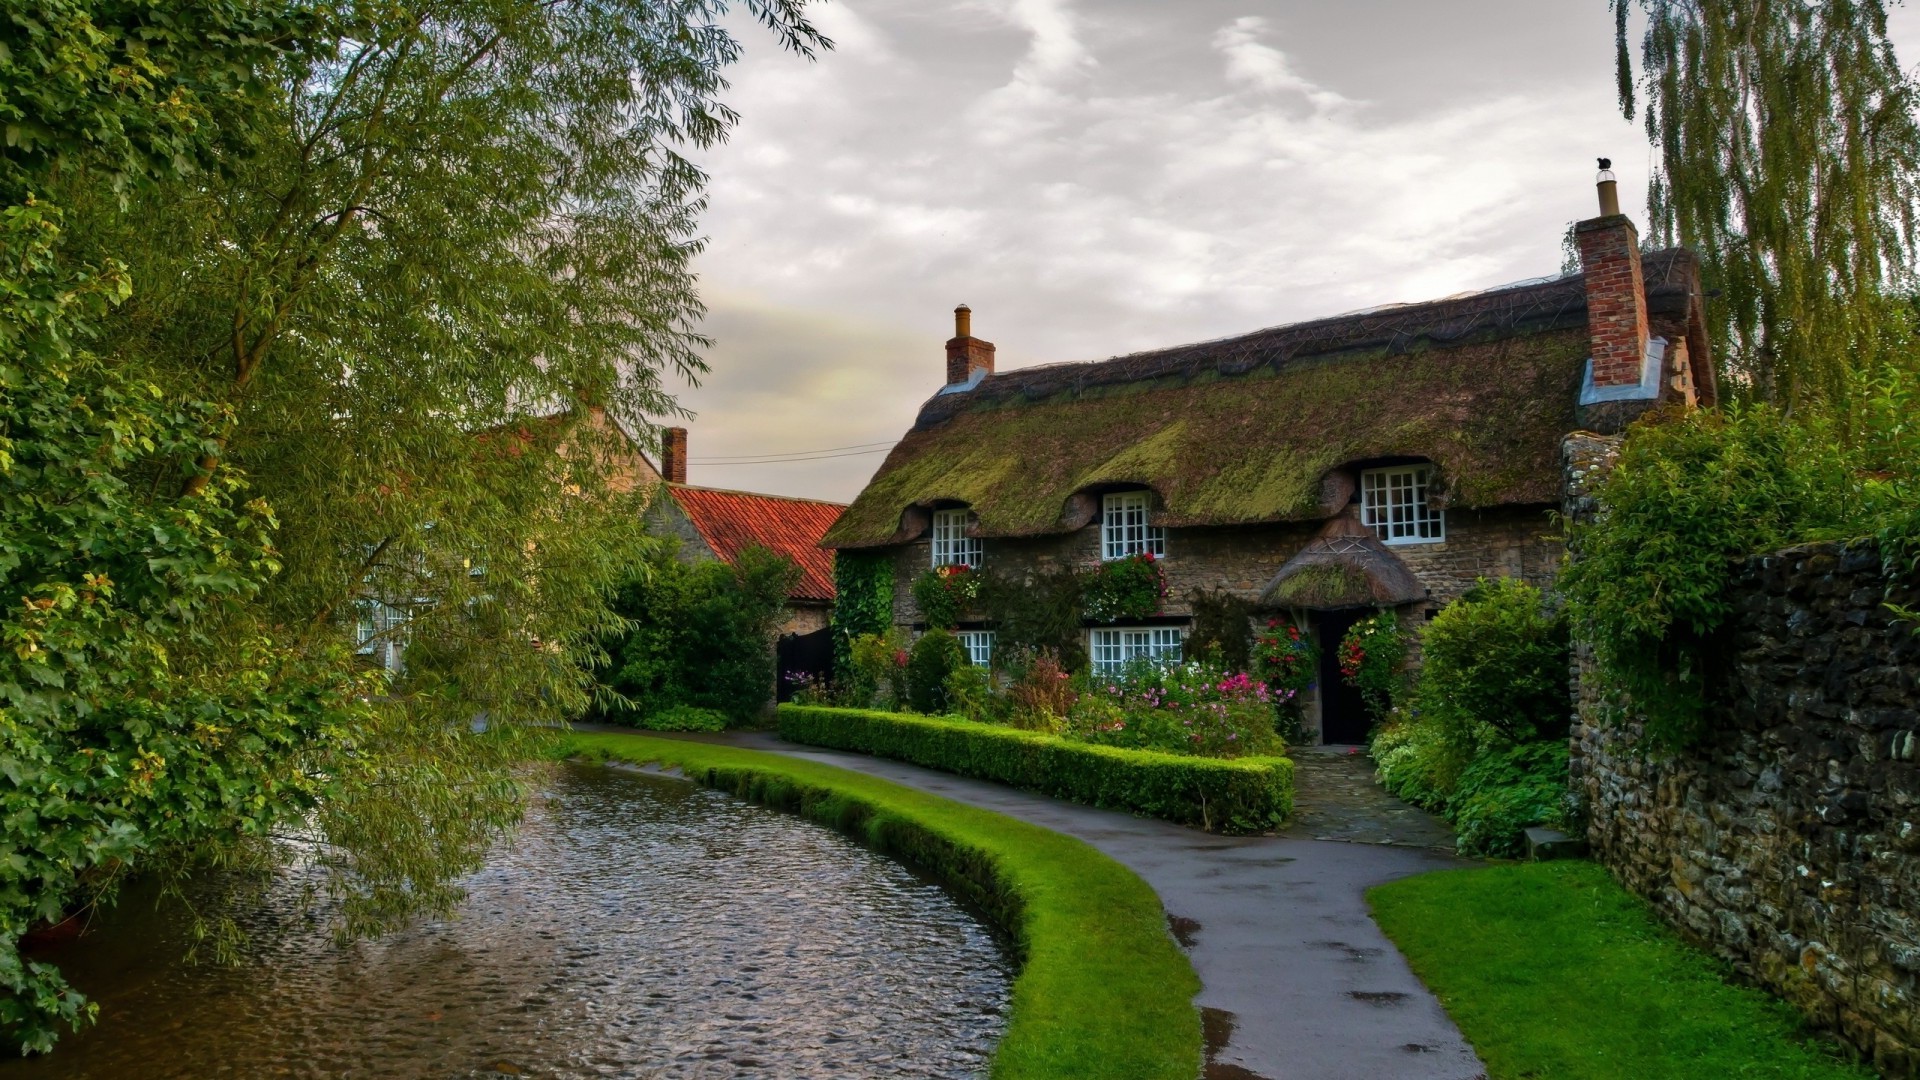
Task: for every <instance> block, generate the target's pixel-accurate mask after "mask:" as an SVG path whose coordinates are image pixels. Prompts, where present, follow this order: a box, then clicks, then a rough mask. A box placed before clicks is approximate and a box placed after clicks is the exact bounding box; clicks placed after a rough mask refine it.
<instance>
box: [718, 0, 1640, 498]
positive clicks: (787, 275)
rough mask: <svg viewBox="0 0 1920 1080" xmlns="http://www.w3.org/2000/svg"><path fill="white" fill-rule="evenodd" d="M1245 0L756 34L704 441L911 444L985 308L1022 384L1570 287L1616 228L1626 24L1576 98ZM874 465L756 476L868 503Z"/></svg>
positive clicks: (902, 16)
mask: <svg viewBox="0 0 1920 1080" xmlns="http://www.w3.org/2000/svg"><path fill="white" fill-rule="evenodd" d="M1225 2H1226V0H1217V2H1216V0H1190V3H1191V4H1192V7H1191V9H1190V7H1189V3H1183V4H1182V5H1179V6H1177V9H1176V7H1175V6H1171V5H1162V4H1159V3H1157V2H1156V3H1143V4H1140V5H1138V6H1136V7H1133V8H1132V9H1128V7H1127V5H1126V4H1125V3H1121V2H1119V0H1114V2H1108V0H1103V3H1102V4H1100V5H1097V6H1095V5H1088V6H1087V7H1086V8H1085V9H1084V10H1078V9H1075V8H1073V7H1070V6H1069V5H1068V4H1066V3H1064V2H1062V0H971V2H970V3H968V4H967V5H965V6H958V5H955V6H949V5H941V4H934V3H930V2H928V0H849V2H847V3H835V4H833V5H830V6H828V7H825V8H822V9H821V13H822V17H823V18H824V17H825V15H826V13H827V12H835V13H836V14H835V16H834V18H835V19H836V20H838V21H837V22H835V23H833V24H832V25H831V28H830V30H829V32H830V33H833V34H834V35H835V36H836V37H838V38H839V39H840V40H841V41H842V43H843V46H842V49H841V51H839V52H835V53H831V54H827V55H826V56H824V57H823V58H822V59H821V61H820V62H819V63H817V64H812V65H808V64H804V63H802V62H800V61H798V60H796V59H794V58H792V57H789V56H784V55H780V54H778V53H777V52H775V51H774V50H772V49H770V48H766V47H765V44H766V43H765V42H763V41H758V40H756V39H755V38H754V37H753V36H752V33H751V32H750V31H747V30H744V29H743V31H742V34H743V37H745V38H746V39H747V45H748V56H749V60H748V61H747V62H746V63H745V64H744V65H743V66H742V67H741V68H740V69H739V70H738V71H737V72H736V75H735V91H734V92H733V93H732V94H731V95H730V98H729V100H730V101H731V103H732V104H734V105H735V106H736V107H738V108H740V109H741V111H742V112H743V113H744V114H745V116H746V117H747V120H746V123H745V125H744V126H743V127H742V129H741V130H740V131H739V132H738V133H737V134H736V136H735V138H734V140H733V141H732V142H731V143H730V144H729V145H728V146H726V147H725V148H723V149H721V150H720V151H718V152H716V153H714V154H713V155H711V156H710V158H709V161H708V165H709V166H710V168H711V169H712V171H713V175H714V184H713V188H712V211H711V213H710V214H709V216H708V219H707V223H706V224H707V228H708V229H709V231H710V234H711V237H712V243H711V244H710V246H709V249H708V251H707V253H706V254H705V255H703V256H702V258H701V261H700V270H701V273H702V277H703V282H704V283H705V287H706V289H707V292H708V299H709V302H710V304H711V306H712V309H713V311H714V318H713V319H712V320H711V321H710V323H709V325H708V327H707V329H708V332H709V333H711V334H712V335H713V336H714V337H715V338H716V339H717V340H718V342H719V345H718V348H717V349H716V351H715V352H714V354H713V356H712V362H713V366H714V375H713V377H712V379H711V381H710V383H709V385H708V386H707V387H703V388H702V389H700V390H698V391H695V392H693V393H691V394H690V395H688V402H689V404H691V405H693V406H694V407H695V408H697V409H699V410H700V411H701V418H700V420H699V422H698V424H697V425H696V426H695V432H696V437H697V438H698V439H699V440H701V441H703V442H705V443H709V444H718V445H721V446H726V447H729V448H731V449H735V450H738V451H740V452H744V453H751V452H754V451H756V450H760V449H767V450H787V449H807V448H810V447H815V446H834V445H841V444H844V443H851V442H860V441H865V440H868V439H874V438H886V437H891V436H895V435H898V434H899V433H900V432H901V431H903V430H904V429H905V427H906V425H907V424H908V423H909V422H910V421H911V417H912V414H913V411H914V409H915V408H916V407H917V406H918V405H919V403H920V402H921V401H922V400H923V399H924V398H925V397H926V396H927V395H929V394H930V393H932V391H933V390H934V389H936V388H937V386H938V383H939V380H940V378H941V373H942V370H943V353H942V350H941V342H942V341H944V340H945V338H946V337H947V336H948V335H949V334H950V333H951V323H950V322H949V319H950V314H949V313H950V311H951V309H952V307H953V305H954V304H955V303H957V302H960V301H965V302H967V303H968V304H970V305H971V306H972V307H973V309H974V327H975V331H976V333H979V334H980V335H981V336H983V337H986V338H989V339H991V340H993V341H995V342H996V343H997V344H998V346H999V362H1000V365H1001V367H1002V368H1003V369H1004V368H1007V367H1014V366H1020V365H1023V364H1029V363H1035V362H1043V361H1053V360H1075V359H1094V358H1099V357H1102V356H1108V355H1114V354H1118V353H1123V352H1128V351H1132V350H1135V349H1141V348H1149V347H1155V346H1161V345H1170V344H1177V343H1180V342H1183V341H1193V340H1201V339H1205V338H1211V337H1218V336H1222V335H1225V334H1231V333H1237V332H1244V331H1248V330H1252V329H1256V328H1258V327H1262V326H1269V325H1274V324H1277V323H1281V322H1287V321H1292V320H1296V319H1303V318H1313V317H1318V316H1322V315H1328V314H1334V313H1338V312H1341V311H1346V310H1352V309H1355V308H1361V307H1372V306H1377V305H1380V304H1385V303H1392V302H1397V301H1409V300H1420V299H1425V298H1429V297H1433V296H1439V295H1446V294H1450V293H1454V292H1458V291H1461V290H1465V289H1469V288H1483V287H1487V286H1491V285H1495V284H1500V283H1503V282H1505V281H1510V280H1514V279H1517V278H1522V277H1528V276H1534V275H1540V274H1547V273H1552V272H1554V271H1555V270H1557V269H1558V267H1559V261H1560V253H1559V238H1560V233H1561V230H1562V229H1563V227H1564V226H1565V224H1566V222H1567V221H1569V220H1571V219H1573V218H1576V217H1581V216H1585V215H1586V214H1588V213H1590V212H1591V199H1592V194H1591V192H1592V189H1591V187H1589V186H1588V185H1589V184H1590V183H1591V178H1592V172H1591V170H1592V158H1593V157H1594V156H1595V155H1596V154H1597V153H1603V152H1608V151H1609V150H1613V152H1614V156H1615V157H1616V158H1619V159H1621V160H1622V161H1623V162H1625V161H1628V160H1632V154H1631V150H1632V148H1634V147H1636V146H1638V145H1639V144H1640V142H1641V141H1642V140H1641V139H1640V137H1639V135H1638V133H1637V132H1636V131H1635V129H1634V128H1633V127H1632V125H1629V124H1627V123H1626V122H1625V121H1623V120H1621V119H1620V118H1619V117H1618V114H1617V113H1616V112H1615V111H1614V110H1613V105H1612V85H1611V80H1610V74H1611V73H1610V67H1609V64H1610V60H1611V54H1610V52H1609V50H1608V49H1607V48H1606V47H1605V46H1606V45H1607V44H1608V43H1609V41H1610V37H1609V36H1608V35H1609V27H1608V26H1607V25H1606V19H1605V18H1604V15H1605V12H1604V10H1602V11H1601V12H1600V14H1599V16H1596V17H1595V18H1594V19H1593V20H1591V21H1593V23H1594V26H1593V27H1586V28H1583V29H1582V30H1581V33H1583V34H1591V35H1592V36H1593V37H1594V39H1595V40H1596V41H1598V43H1599V44H1598V45H1596V46H1594V48H1593V49H1592V55H1591V58H1590V60H1591V62H1590V63H1587V67H1585V68H1581V69H1580V70H1579V74H1578V77H1563V78H1545V79H1543V78H1541V77H1540V76H1539V75H1538V74H1537V72H1538V71H1539V70H1541V69H1540V68H1538V67H1536V68H1535V69H1531V70H1532V71H1533V72H1534V73H1533V74H1524V75H1523V74H1513V75H1510V76H1509V75H1502V76H1501V77H1498V78H1494V79H1492V80H1491V81H1489V80H1488V79H1487V78H1485V76H1486V74H1487V71H1488V68H1487V64H1488V63H1491V62H1493V61H1495V60H1501V58H1518V59H1516V60H1515V62H1516V63H1517V62H1518V60H1521V59H1529V58H1531V57H1533V56H1535V55H1536V54H1538V53H1540V52H1541V51H1542V50H1543V49H1546V48H1548V46H1547V45H1542V44H1540V43H1539V42H1535V43H1534V45H1533V47H1532V51H1531V52H1529V51H1528V46H1527V44H1526V43H1525V42H1520V43H1516V42H1515V41H1511V40H1507V41H1500V42H1495V43H1486V44H1484V45H1482V43H1480V42H1479V41H1478V39H1473V40H1471V41H1468V40H1467V39H1466V38H1465V37H1464V35H1466V34H1467V30H1466V29H1465V28H1463V29H1462V30H1461V34H1462V35H1463V38H1462V41H1460V42H1451V43H1441V42H1433V41H1429V40H1427V39H1426V38H1424V37H1422V36H1421V33H1419V32H1416V31H1415V30H1409V31H1408V32H1407V33H1406V34H1405V35H1403V38H1401V39H1394V38H1392V37H1391V35H1372V36H1368V35H1356V34H1355V31H1354V28H1353V25H1352V24H1353V20H1354V18H1357V17H1358V16H1341V17H1340V18H1339V19H1335V17H1334V16H1330V15H1329V16H1325V19H1326V24H1325V25H1321V26H1319V27H1318V29H1317V30H1316V29H1315V28H1314V26H1313V25H1311V24H1310V23H1309V22H1304V21H1303V20H1307V18H1308V15H1307V14H1299V15H1293V16H1289V21H1288V23H1287V35H1288V36H1287V38H1286V41H1285V48H1284V49H1283V48H1281V47H1280V46H1279V44H1277V43H1276V37H1275V34H1274V32H1273V27H1272V26H1271V25H1269V24H1268V23H1267V22H1266V21H1264V20H1262V19H1260V18H1257V17H1250V16H1242V15H1241V14H1240V13H1239V12H1235V11H1231V10H1227V9H1224V8H1222V6H1221V5H1222V4H1224V3H1225ZM1475 2H1478V3H1516V4H1521V5H1522V6H1524V4H1525V3H1526V2H1528V0H1475ZM1375 6H1377V5H1375ZM1242 10H1244V9H1242ZM1302 10H1303V11H1305V10H1306V9H1302ZM1408 10H1410V11H1412V10H1414V9H1411V8H1410V9H1408ZM1421 10H1424V9H1421ZM1203 15H1204V16H1205V17H1202V16H1203ZM1379 18H1380V16H1379V13H1378V12H1375V13H1374V14H1373V16H1372V18H1371V19H1370V21H1369V24H1370V25H1373V24H1374V23H1376V22H1377V21H1378V20H1379ZM1502 25H1504V26H1506V27H1507V28H1508V32H1510V33H1520V32H1522V31H1525V32H1529V33H1541V34H1545V33H1546V31H1544V30H1539V29H1538V28H1537V26H1536V24H1535V23H1534V22H1526V21H1515V20H1507V21H1506V22H1504V23H1503V24H1502ZM845 28H853V29H852V30H851V31H849V30H848V29H845ZM1316 35H1317V36H1316ZM1361 38H1365V39H1366V40H1364V41H1362V40H1360V39H1361ZM1542 40H1547V39H1542ZM856 42H859V43H861V44H859V45H858V47H857V49H856V46H855V44H854V43H856ZM1463 42H1465V44H1463ZM756 44H758V45H761V46H762V47H761V48H760V49H759V50H758V51H757V52H756V51H755V50H754V46H755V45H756ZM1468 45H1472V46H1473V47H1476V48H1480V49H1481V52H1479V53H1477V54H1474V55H1472V56H1461V57H1456V56H1454V55H1452V54H1449V55H1447V56H1444V57H1439V58H1435V57H1434V56H1433V55H1432V53H1433V51H1434V49H1436V48H1452V49H1454V50H1456V51H1458V50H1460V49H1465V48H1467V47H1468ZM1563 47H1564V46H1563ZM1393 49H1398V50H1401V52H1396V53H1392V54H1391V55H1388V56H1385V57H1379V56H1376V55H1374V54H1375V53H1377V52H1379V51H1380V50H1393ZM1340 50H1344V51H1340ZM1579 55H1581V56H1583V57H1584V56H1586V53H1585V52H1582V53H1580V54H1579ZM1489 58H1491V59H1489ZM1585 62H1586V61H1583V63H1585ZM1363 64H1372V65H1373V66H1371V67H1363V66H1362V65H1363ZM1422 64H1424V65H1426V66H1424V67H1421V66H1420V65H1422ZM1548 67H1549V68H1550V67H1551V65H1548ZM1402 69H1405V73H1404V74H1402V73H1401V72H1402ZM1361 70H1364V71H1366V72H1369V73H1370V74H1369V75H1368V76H1367V77H1366V78H1361V76H1360V75H1358V74H1355V73H1356V72H1359V71H1361ZM1382 71H1386V72H1390V73H1393V74H1392V77H1391V78H1383V76H1382V75H1381V74H1380V72H1382ZM1496 74H1499V73H1498V72H1497V71H1496ZM1223 76H1224V77H1223ZM1454 78H1459V79H1466V78H1472V79H1475V80H1477V81H1474V82H1472V83H1470V84H1469V83H1461V84H1458V85H1455V84H1452V83H1448V82H1446V81H1445V80H1447V79H1454ZM1396 80H1397V81H1396ZM1408 84H1413V85H1408ZM1615 147H1617V148H1618V149H1617V150H1614V149H1613V148H1615ZM1622 175H1623V181H1626V184H1625V185H1624V186H1626V187H1628V188H1629V189H1631V188H1632V187H1633V183H1632V181H1633V180H1634V179H1635V176H1634V174H1633V173H1632V172H1631V171H1630V170H1626V169H1623V170H1622ZM1626 194H1627V197H1628V198H1629V199H1631V198H1633V197H1634V196H1635V195H1636V194H1637V193H1636V192H1634V191H1632V190H1629V191H1628V192H1627V193H1626ZM816 369H818V370H816ZM715 452H719V451H717V450H716V451H715ZM696 456H698V455H697V454H696ZM877 463H878V461H877V458H876V459H872V460H868V459H849V460H845V461H836V462H822V463H819V464H817V465H813V466H809V467H808V470H807V471H804V472H803V471H797V470H799V468H800V467H798V466H786V467H769V468H767V469H764V470H760V471H759V472H755V471H754V470H744V469H743V470H736V472H737V473H740V474H742V475H743V476H744V475H748V474H751V475H752V478H753V482H754V483H757V484H761V485H763V486H764V487H765V489H766V490H774V491H785V492H791V493H795V494H818V495H824V496H837V497H849V496H851V495H852V494H853V493H854V491H856V490H857V489H858V486H859V484H860V483H861V482H862V481H863V480H864V479H865V477H866V475H867V474H868V473H869V472H870V471H871V469H872V467H873V466H874V465H876V464H877ZM782 477H789V478H791V480H790V481H782V480H781V478H782ZM803 477H804V478H805V479H804V480H803V479H802V478H803Z"/></svg>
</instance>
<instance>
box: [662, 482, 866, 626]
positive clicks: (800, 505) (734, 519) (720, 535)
mask: <svg viewBox="0 0 1920 1080" xmlns="http://www.w3.org/2000/svg"><path fill="white" fill-rule="evenodd" d="M667 490H668V491H669V492H671V493H672V494H673V499H674V501H675V502H677V503H679V504H680V509H681V510H683V511H685V512H686V515H687V519H688V520H689V521H691V522H692V523H693V527H694V529H695V530H697V531H698V532H699V533H700V537H701V539H703V540H705V541H706V542H707V546H708V547H710V548H712V549H713V553H714V554H715V555H717V556H719V557H720V558H721V559H722V560H724V561H726V562H732V561H733V560H734V558H735V557H737V556H738V555H739V554H740V552H741V550H742V549H744V548H746V547H748V546H749V545H752V544H758V545H760V546H761V547H764V548H770V549H772V550H773V551H776V552H778V553H779V554H781V555H785V556H786V557H787V558H789V559H792V560H793V561H794V562H795V563H797V564H799V567H800V573H801V577H800V584H799V585H796V586H795V587H794V590H793V592H792V593H791V596H792V597H793V599H795V600H824V601H832V599H833V552H831V551H828V550H826V549H825V548H822V547H820V546H819V544H820V538H821V537H822V536H825V535H826V532H827V529H828V528H830V527H831V526H832V525H833V523H834V522H835V521H837V520H839V518H840V511H842V510H845V509H846V507H845V506H842V505H841V504H839V503H830V502H816V501H814V500H812V499H790V498H787V497H786V496H784V495H756V494H754V493H752V492H747V491H721V490H719V489H717V488H701V487H687V486H686V485H684V484H673V485H669V487H668V488H667Z"/></svg>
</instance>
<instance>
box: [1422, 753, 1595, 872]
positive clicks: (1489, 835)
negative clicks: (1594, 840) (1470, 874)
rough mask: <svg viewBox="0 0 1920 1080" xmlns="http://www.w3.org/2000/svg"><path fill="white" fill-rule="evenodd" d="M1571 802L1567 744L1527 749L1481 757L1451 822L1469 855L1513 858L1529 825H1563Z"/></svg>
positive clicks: (1466, 777) (1450, 808) (1455, 802)
mask: <svg viewBox="0 0 1920 1080" xmlns="http://www.w3.org/2000/svg"><path fill="white" fill-rule="evenodd" d="M1566 796H1567V744H1566V741H1565V740H1561V739H1556V740H1553V741H1551V742H1534V743H1525V744H1523V745H1520V746H1511V747H1507V748H1505V749H1502V750H1494V751H1489V752H1487V753H1485V754H1482V755H1480V756H1479V757H1478V758H1476V759H1475V760H1474V761H1473V762H1472V763H1470V764H1469V765H1467V767H1466V768H1465V769H1464V770H1462V771H1461V773H1460V777H1459V780H1458V781H1457V783H1456V784H1455V787H1454V791H1453V794H1452V795H1450V796H1449V797H1448V799H1447V817H1448V818H1449V819H1450V820H1451V821H1452V822H1453V826H1454V829H1455V830H1456V831H1457V832H1458V833H1459V837H1460V850H1461V851H1463V852H1465V853H1467V854H1477V855H1492V856H1496V857H1501V856H1505V857H1511V856H1515V855H1519V854H1520V853H1521V852H1522V851H1523V850H1524V849H1525V846H1526V845H1525V843H1524V841H1523V838H1522V832H1523V830H1525V829H1526V828H1527V826H1529V825H1559V824H1561V823H1562V821H1563V814H1564V812H1565V808H1566Z"/></svg>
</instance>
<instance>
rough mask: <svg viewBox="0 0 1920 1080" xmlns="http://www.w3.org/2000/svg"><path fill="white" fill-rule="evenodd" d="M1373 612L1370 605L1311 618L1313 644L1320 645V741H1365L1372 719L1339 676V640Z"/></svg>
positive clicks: (1345, 743) (1354, 691)
mask: <svg viewBox="0 0 1920 1080" xmlns="http://www.w3.org/2000/svg"><path fill="white" fill-rule="evenodd" d="M1371 614H1373V609H1371V608H1345V609H1343V610H1340V611H1322V612H1320V613H1318V614H1317V615H1316V616H1315V618H1314V643H1315V644H1317V645H1318V646H1319V647H1320V685H1319V691H1320V741H1321V742H1323V743H1327V744H1329V745H1338V746H1351V745H1354V744H1358V743H1364V742H1366V741H1367V731H1368V729H1369V728H1371V727H1372V726H1373V718H1372V717H1370V716H1369V715H1367V702H1366V699H1365V698H1363V697H1361V696H1360V691H1359V690H1357V689H1355V688H1354V687H1351V686H1348V685H1347V682H1346V680H1345V679H1343V678H1341V677H1340V639H1341V638H1343V637H1346V636H1347V631H1348V630H1349V629H1350V628H1352V626H1353V624H1354V623H1357V622H1359V621H1360V620H1361V619H1364V618H1366V617H1367V616H1368V615H1371Z"/></svg>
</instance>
